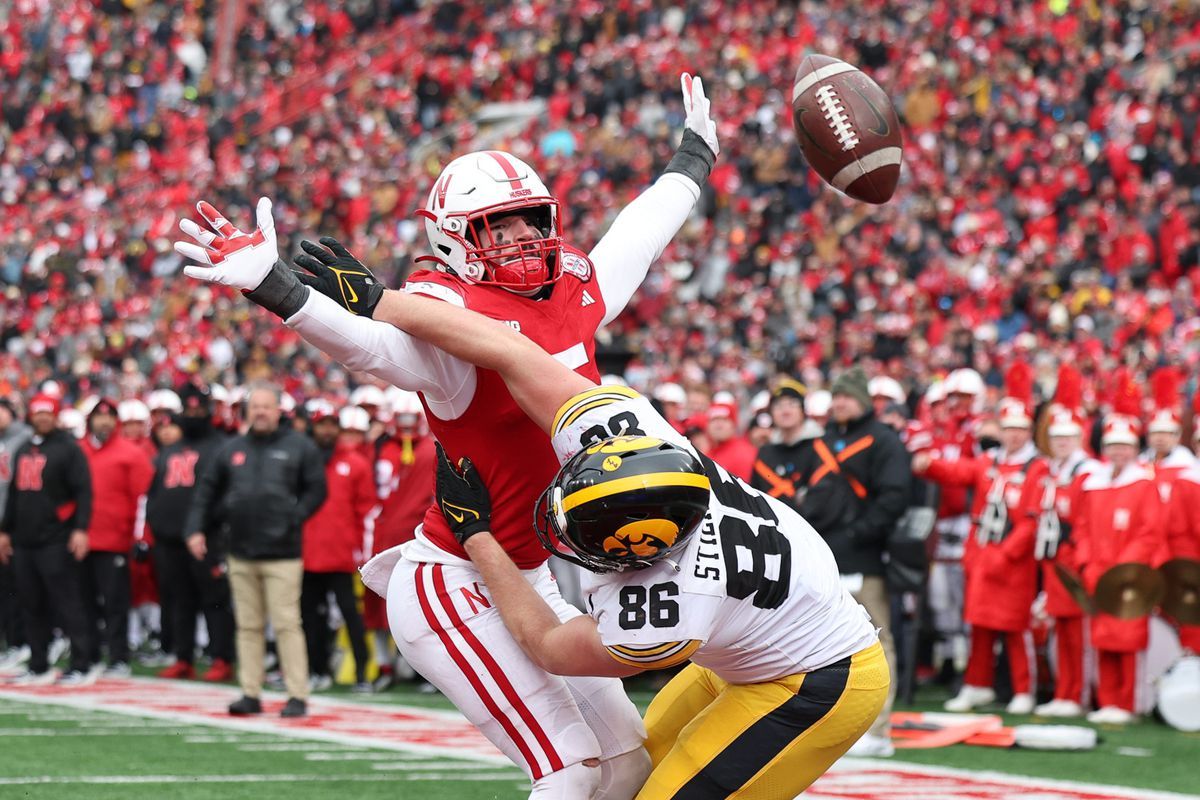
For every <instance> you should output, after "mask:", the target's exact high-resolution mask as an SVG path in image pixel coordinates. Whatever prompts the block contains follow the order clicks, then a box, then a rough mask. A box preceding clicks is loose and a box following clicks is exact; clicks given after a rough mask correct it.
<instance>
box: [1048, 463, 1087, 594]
mask: <svg viewBox="0 0 1200 800" xmlns="http://www.w3.org/2000/svg"><path fill="white" fill-rule="evenodd" d="M1099 467H1100V462H1099V461H1096V460H1094V459H1091V458H1088V455H1087V453H1085V452H1084V451H1083V450H1078V451H1076V452H1075V453H1073V454H1071V455H1070V456H1068V457H1067V459H1066V460H1065V461H1064V462H1062V463H1056V462H1053V461H1052V462H1050V471H1051V473H1052V474H1051V475H1050V476H1049V477H1048V480H1049V481H1051V482H1052V486H1053V490H1052V491H1053V501H1054V508H1053V509H1052V510H1051V511H1050V512H1049V513H1052V514H1054V515H1055V516H1056V517H1057V518H1058V524H1059V528H1060V530H1061V539H1060V540H1059V544H1058V551H1057V552H1056V553H1055V555H1054V558H1048V559H1044V560H1043V561H1042V562H1041V565H1042V588H1043V589H1045V591H1046V613H1047V614H1049V615H1050V616H1052V617H1058V618H1063V617H1082V616H1083V609H1082V608H1080V607H1079V604H1078V603H1076V602H1075V599H1074V598H1073V597H1071V595H1070V593H1068V592H1067V590H1066V588H1065V587H1064V586H1063V584H1062V581H1061V580H1060V579H1059V577H1058V572H1057V571H1056V570H1055V569H1054V565H1055V563H1059V564H1062V565H1063V566H1065V567H1069V568H1070V569H1071V570H1072V571H1077V570H1078V569H1079V563H1078V557H1077V555H1076V550H1077V549H1078V539H1079V536H1078V534H1077V533H1075V532H1074V528H1073V527H1072V526H1073V525H1074V511H1075V508H1076V507H1077V506H1078V505H1079V495H1080V493H1081V492H1082V491H1083V482H1084V481H1085V480H1086V479H1087V476H1088V475H1090V474H1091V473H1092V471H1093V470H1095V469H1097V468H1099ZM1043 497H1044V495H1043ZM1043 508H1044V503H1043ZM1043 513H1046V512H1045V511H1043Z"/></svg>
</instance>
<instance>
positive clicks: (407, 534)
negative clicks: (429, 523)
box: [371, 436, 437, 555]
mask: <svg viewBox="0 0 1200 800" xmlns="http://www.w3.org/2000/svg"><path fill="white" fill-rule="evenodd" d="M436 456H437V451H436V450H435V449H434V444H433V437H432V436H418V437H400V436H394V437H392V438H390V439H388V440H387V441H386V442H384V443H383V445H381V446H380V448H379V459H378V460H377V461H376V462H375V481H376V484H377V485H378V487H379V499H380V501H381V502H382V507H381V508H380V511H379V516H378V517H376V519H375V538H374V541H373V542H372V545H371V555H377V554H379V553H382V552H383V551H384V550H388V549H391V548H393V547H395V546H396V545H398V544H402V543H404V542H407V541H409V540H411V539H412V538H413V534H414V532H415V531H416V529H417V526H418V525H420V524H421V520H422V519H424V517H425V511H426V509H428V508H429V503H430V501H431V500H432V499H433V478H434V469H435V467H436Z"/></svg>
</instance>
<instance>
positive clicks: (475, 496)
mask: <svg viewBox="0 0 1200 800" xmlns="http://www.w3.org/2000/svg"><path fill="white" fill-rule="evenodd" d="M437 459H438V463H437V482H436V487H435V494H436V495H437V502H438V507H439V508H441V509H442V516H444V517H445V518H446V524H447V525H449V526H450V532H451V533H453V534H454V538H455V539H457V540H458V542H459V544H464V543H466V541H467V539H470V538H471V537H472V536H474V535H475V534H477V533H479V532H481V531H486V530H489V529H490V528H491V525H492V499H491V497H490V496H489V495H488V490H487V487H486V486H484V485H483V478H481V477H480V476H479V471H478V470H476V469H475V465H474V464H472V463H471V459H469V458H462V459H459V462H458V467H457V468H455V466H454V465H453V464H451V463H450V459H449V458H447V457H446V451H445V450H443V449H442V446H441V444H438V445H437Z"/></svg>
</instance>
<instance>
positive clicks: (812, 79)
mask: <svg viewBox="0 0 1200 800" xmlns="http://www.w3.org/2000/svg"><path fill="white" fill-rule="evenodd" d="M843 72H858V67H856V66H854V65H853V64H847V63H846V62H845V61H835V62H834V63H832V64H826V65H825V66H823V67H818V68H817V69H814V70H813V71H812V72H810V73H808V74H807V75H805V76H804V77H803V78H801V79H800V81H799V83H797V84H796V86H795V87H794V88H793V89H792V102H793V103H795V102H796V100H798V99H799V98H800V95H802V94H804V93H805V92H807V91H808V90H809V89H811V88H812V87H813V84H815V83H819V82H821V81H823V80H825V79H826V78H832V77H833V76H834V75H841V74H842V73H843Z"/></svg>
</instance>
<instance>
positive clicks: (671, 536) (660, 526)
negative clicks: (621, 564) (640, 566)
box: [604, 519, 679, 558]
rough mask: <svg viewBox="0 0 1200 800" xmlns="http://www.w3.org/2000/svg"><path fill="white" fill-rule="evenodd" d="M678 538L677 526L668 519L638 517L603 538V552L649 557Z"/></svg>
mask: <svg viewBox="0 0 1200 800" xmlns="http://www.w3.org/2000/svg"><path fill="white" fill-rule="evenodd" d="M678 538H679V526H678V525H676V524H675V523H674V522H672V521H671V520H669V519H639V520H637V521H636V522H630V523H629V524H628V525H622V526H621V527H620V528H618V529H617V531H616V532H615V533H614V534H613V535H612V536H609V537H608V538H606V539H605V540H604V552H606V553H608V554H609V555H612V556H637V557H638V558H651V557H653V556H656V555H658V554H659V553H660V552H662V551H664V550H667V549H669V548H670V547H671V546H672V545H673V544H675V540H676V539H678Z"/></svg>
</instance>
